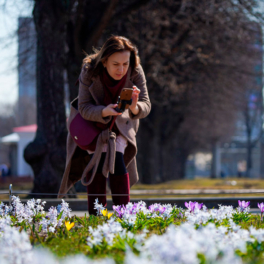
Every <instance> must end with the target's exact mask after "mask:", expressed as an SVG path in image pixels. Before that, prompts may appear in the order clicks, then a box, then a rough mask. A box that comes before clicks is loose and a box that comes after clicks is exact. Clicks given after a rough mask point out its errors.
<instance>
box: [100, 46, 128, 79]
mask: <svg viewBox="0 0 264 264" xmlns="http://www.w3.org/2000/svg"><path fill="white" fill-rule="evenodd" d="M129 61H130V51H128V50H126V51H122V52H115V53H114V54H112V55H111V56H110V57H108V59H107V61H106V62H105V63H104V64H103V65H104V67H105V68H106V69H107V72H108V73H109V75H110V76H111V77H112V78H113V79H115V80H121V79H122V78H123V76H124V75H125V74H126V73H127V70H128V67H129Z"/></svg>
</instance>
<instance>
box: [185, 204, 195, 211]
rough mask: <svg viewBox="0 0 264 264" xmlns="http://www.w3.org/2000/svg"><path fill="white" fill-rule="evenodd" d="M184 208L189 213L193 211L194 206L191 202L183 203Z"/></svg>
mask: <svg viewBox="0 0 264 264" xmlns="http://www.w3.org/2000/svg"><path fill="white" fill-rule="evenodd" d="M185 206H186V207H187V208H188V209H189V210H190V211H191V212H193V211H194V208H195V204H194V203H193V202H191V201H190V202H189V203H187V202H185Z"/></svg>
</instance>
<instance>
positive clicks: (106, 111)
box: [102, 104, 122, 117]
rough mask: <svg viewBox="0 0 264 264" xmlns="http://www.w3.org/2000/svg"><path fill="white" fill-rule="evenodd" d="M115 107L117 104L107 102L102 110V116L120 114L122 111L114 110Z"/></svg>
mask: <svg viewBox="0 0 264 264" xmlns="http://www.w3.org/2000/svg"><path fill="white" fill-rule="evenodd" d="M116 107H117V104H109V105H108V106H106V107H105V108H104V109H103V111H102V117H107V116H118V115H122V113H118V112H116V110H115V109H114V108H116Z"/></svg>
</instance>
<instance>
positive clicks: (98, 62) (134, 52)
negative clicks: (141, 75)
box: [82, 36, 140, 75]
mask: <svg viewBox="0 0 264 264" xmlns="http://www.w3.org/2000/svg"><path fill="white" fill-rule="evenodd" d="M126 50H127V51H130V63H129V64H130V67H131V68H132V69H134V68H135V67H137V66H138V64H139V63H140V59H139V56H138V49H137V47H136V46H135V45H134V44H132V42H131V41H130V40H129V39H127V38H125V37H122V36H112V37H110V38H109V39H108V40H107V41H106V42H105V43H104V45H103V46H102V48H101V49H100V50H95V54H92V55H87V56H86V57H85V58H84V59H83V64H82V66H84V65H88V64H89V65H90V66H91V68H90V69H91V70H92V75H97V74H99V73H100V72H101V71H102V70H103V63H104V62H105V61H106V60H107V59H108V58H109V57H110V56H111V55H112V54H114V53H115V52H122V51H126Z"/></svg>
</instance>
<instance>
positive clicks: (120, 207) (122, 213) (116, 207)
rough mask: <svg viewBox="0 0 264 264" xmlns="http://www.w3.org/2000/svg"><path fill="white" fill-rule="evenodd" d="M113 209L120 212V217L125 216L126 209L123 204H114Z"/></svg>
mask: <svg viewBox="0 0 264 264" xmlns="http://www.w3.org/2000/svg"><path fill="white" fill-rule="evenodd" d="M123 207H124V206H123ZM113 210H114V211H115V212H116V213H117V214H118V217H119V218H122V216H123V215H124V213H125V210H124V208H122V206H121V205H119V206H114V205H113Z"/></svg>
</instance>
